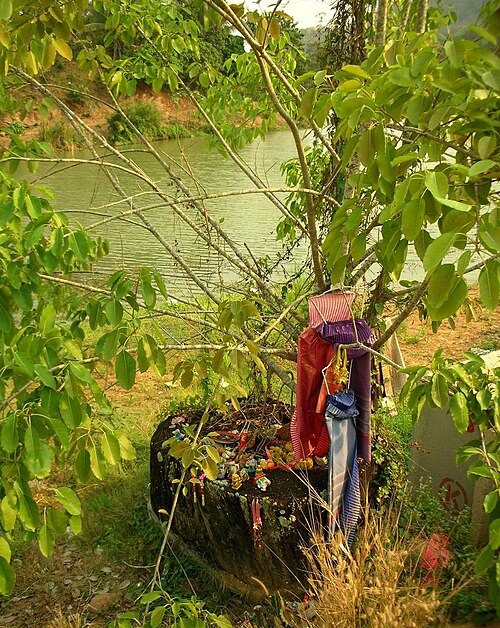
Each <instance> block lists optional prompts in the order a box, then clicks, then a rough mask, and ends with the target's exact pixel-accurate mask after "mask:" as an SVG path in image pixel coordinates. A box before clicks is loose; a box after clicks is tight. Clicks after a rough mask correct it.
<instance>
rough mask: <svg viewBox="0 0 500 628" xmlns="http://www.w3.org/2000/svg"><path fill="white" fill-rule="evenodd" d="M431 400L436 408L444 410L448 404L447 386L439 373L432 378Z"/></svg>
mask: <svg viewBox="0 0 500 628" xmlns="http://www.w3.org/2000/svg"><path fill="white" fill-rule="evenodd" d="M431 398H432V401H434V403H435V404H436V406H437V407H438V408H444V407H445V406H446V404H447V403H448V384H447V383H446V379H445V378H444V377H443V375H441V373H435V374H434V375H433V376H432V384H431Z"/></svg>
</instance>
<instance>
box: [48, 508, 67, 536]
mask: <svg viewBox="0 0 500 628" xmlns="http://www.w3.org/2000/svg"><path fill="white" fill-rule="evenodd" d="M45 516H46V518H47V525H48V526H49V528H50V529H51V530H52V531H53V532H54V535H55V536H64V534H65V533H66V528H67V527H68V517H67V516H66V513H65V512H64V511H63V510H61V509H60V508H48V509H47V510H46V511H45Z"/></svg>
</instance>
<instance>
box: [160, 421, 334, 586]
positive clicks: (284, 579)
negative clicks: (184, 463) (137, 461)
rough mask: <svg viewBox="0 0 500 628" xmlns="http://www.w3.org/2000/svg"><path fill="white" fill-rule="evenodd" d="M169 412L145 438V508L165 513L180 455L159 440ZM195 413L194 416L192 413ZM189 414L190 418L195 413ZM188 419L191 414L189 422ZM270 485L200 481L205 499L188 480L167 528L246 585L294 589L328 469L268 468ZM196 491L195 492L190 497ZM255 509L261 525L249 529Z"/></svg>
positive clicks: (303, 575) (168, 431)
mask: <svg viewBox="0 0 500 628" xmlns="http://www.w3.org/2000/svg"><path fill="white" fill-rule="evenodd" d="M173 418H174V417H168V418H167V419H166V420H165V421H163V422H162V423H160V425H159V426H158V428H157V430H156V432H155V433H154V435H153V437H152V439H151V457H150V465H151V507H152V509H153V512H154V513H155V515H157V516H159V517H162V518H163V519H165V518H167V516H166V515H164V514H163V513H160V512H159V511H160V509H162V510H165V511H166V512H170V509H171V507H172V503H173V496H174V493H175V489H176V486H177V485H176V484H172V480H174V479H176V478H179V477H180V475H181V470H182V467H181V464H180V462H179V461H177V460H175V459H173V458H172V457H170V456H168V455H167V452H166V450H164V449H163V448H162V445H163V442H164V441H165V440H167V439H168V438H170V437H171V436H172V427H171V421H172V419H173ZM191 418H193V417H191ZM193 420H194V418H193ZM191 422H193V421H191ZM267 477H268V478H269V479H270V480H271V485H270V486H269V487H268V490H267V492H266V493H263V492H261V491H260V490H258V489H257V488H255V487H254V486H253V484H252V482H251V481H250V480H248V481H246V482H244V484H243V485H242V487H241V488H240V489H239V491H235V490H233V489H232V488H231V486H230V485H229V484H228V483H227V482H223V481H217V480H216V481H214V482H209V481H205V495H204V503H202V498H201V494H200V490H199V488H198V489H197V492H196V493H194V492H192V490H191V486H189V491H188V494H187V496H183V497H181V499H180V500H179V501H178V503H177V508H176V511H175V515H174V519H173V527H172V529H173V531H174V532H175V534H176V535H178V536H179V537H180V538H181V539H182V541H183V542H184V543H185V544H186V545H187V546H188V547H189V548H190V549H191V550H194V551H195V552H197V553H198V554H201V555H203V557H204V558H205V559H206V560H208V561H209V562H211V563H212V564H215V565H218V566H219V567H222V569H224V570H225V571H226V572H228V573H229V574H232V575H233V576H235V577H236V578H237V579H238V580H240V581H241V582H243V583H246V584H248V585H251V586H254V587H255V585H256V584H257V585H259V584H261V586H263V587H264V588H265V590H267V591H268V593H272V592H273V591H276V590H278V589H279V590H280V591H285V592H286V591H290V592H297V591H299V590H301V589H302V588H303V585H304V584H305V583H306V579H307V561H306V559H305V556H304V554H303V552H302V549H301V548H302V547H303V546H304V545H308V544H309V541H310V536H311V533H312V531H313V530H314V529H317V528H318V526H321V525H323V524H322V521H321V520H322V516H323V515H324V511H322V512H321V511H320V508H319V505H318V503H317V499H315V498H313V497H312V496H313V495H319V494H320V493H321V492H322V491H324V490H325V489H326V485H327V472H326V469H317V470H312V471H309V472H308V477H299V475H298V473H296V472H294V473H291V472H289V471H284V470H280V469H277V470H273V471H268V472H267ZM195 495H196V499H195ZM256 504H258V506H259V508H260V518H261V520H262V527H261V529H260V530H255V527H254V526H255V517H254V515H253V511H254V510H255V505H256Z"/></svg>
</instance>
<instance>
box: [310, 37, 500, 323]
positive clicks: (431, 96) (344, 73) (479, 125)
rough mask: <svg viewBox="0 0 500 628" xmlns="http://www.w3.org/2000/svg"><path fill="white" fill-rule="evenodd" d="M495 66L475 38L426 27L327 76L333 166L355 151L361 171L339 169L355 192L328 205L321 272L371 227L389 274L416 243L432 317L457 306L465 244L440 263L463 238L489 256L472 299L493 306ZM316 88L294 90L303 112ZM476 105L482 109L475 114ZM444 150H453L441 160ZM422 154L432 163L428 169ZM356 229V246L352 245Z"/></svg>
mask: <svg viewBox="0 0 500 628" xmlns="http://www.w3.org/2000/svg"><path fill="white" fill-rule="evenodd" d="M497 65H498V63H497V59H496V58H495V57H494V56H493V55H492V54H491V53H490V51H489V50H487V49H485V48H482V47H481V46H480V45H479V44H478V43H475V42H471V41H465V40H450V41H448V42H446V43H445V45H444V47H443V48H441V49H440V46H438V45H437V43H436V40H435V38H434V37H433V36H432V35H431V34H429V33H426V34H424V35H422V36H416V35H410V36H408V40H407V41H404V40H394V41H392V42H388V43H387V44H386V46H385V47H384V48H382V47H379V48H376V49H374V50H373V51H372V52H371V53H370V55H369V56H368V58H367V60H366V61H364V62H363V63H362V64H361V65H360V66H345V67H344V68H343V69H342V70H340V71H339V72H337V73H336V75H335V78H336V79H337V80H338V81H339V87H338V89H337V90H336V91H335V92H334V93H333V95H332V99H331V100H332V102H331V104H332V107H333V109H334V111H335V114H336V116H337V117H338V118H339V123H338V125H337V129H336V133H335V136H334V137H335V138H336V139H338V140H343V141H344V142H346V147H345V150H344V154H343V157H342V158H343V163H344V164H345V165H347V164H348V163H349V162H350V160H351V159H352V158H353V156H356V155H357V158H358V159H359V162H360V164H361V165H362V166H363V168H362V170H361V172H360V173H353V174H351V175H350V177H349V185H351V186H353V188H354V190H355V198H354V199H353V200H349V201H347V202H345V203H344V204H343V205H342V206H341V207H340V208H339V209H338V210H337V211H336V212H335V215H334V219H333V221H332V223H331V225H330V230H329V234H328V236H327V237H326V238H325V241H324V243H323V251H324V253H325V255H327V256H328V262H327V263H328V267H329V268H330V272H331V275H332V281H334V282H335V281H337V280H338V277H339V276H340V273H341V272H342V271H343V270H347V273H348V275H349V270H350V269H353V268H355V267H356V260H357V259H359V258H360V257H361V258H362V257H363V256H364V253H365V251H366V250H368V247H369V245H370V241H371V240H372V239H373V234H372V231H371V230H372V229H373V225H374V224H377V225H379V226H380V231H379V234H380V235H379V238H378V242H377V243H375V244H374V246H373V251H374V252H375V255H376V257H377V261H378V263H379V264H380V265H381V266H382V267H383V269H384V270H385V272H386V274H387V277H388V278H391V279H392V280H393V281H397V280H398V279H399V278H400V277H401V272H402V269H403V267H404V265H405V261H406V256H407V252H408V246H409V245H410V244H412V243H413V245H414V246H415V250H416V253H417V255H418V257H419V258H420V260H421V263H422V266H423V270H424V272H425V273H426V277H427V280H428V281H429V282H430V283H429V291H428V295H427V299H426V305H427V315H428V316H429V317H430V318H431V319H432V320H435V321H438V322H439V321H442V320H444V319H446V318H448V317H450V316H453V315H454V314H455V313H456V311H457V310H458V309H459V307H460V306H461V305H462V304H463V303H464V300H465V297H466V294H467V288H466V284H465V280H464V271H465V270H466V269H467V266H468V261H469V259H470V258H469V257H468V256H469V253H468V252H465V253H462V256H461V257H460V258H459V261H455V262H453V263H446V260H447V259H448V258H447V255H448V253H450V252H453V251H455V252H456V254H455V259H456V258H457V257H458V255H459V254H460V251H463V250H464V248H465V247H466V246H467V245H468V246H469V247H470V246H481V247H483V249H484V251H485V255H486V256H487V257H488V256H491V257H490V260H489V262H488V270H485V271H483V274H482V283H483V284H484V286H483V288H482V290H481V298H482V300H483V303H484V304H485V305H486V306H487V307H489V308H491V307H496V305H497V303H498V289H497V286H498V274H499V264H498V260H496V258H495V256H496V255H497V254H498V251H499V246H500V244H499V243H498V242H496V240H495V238H496V236H493V232H494V231H495V229H496V227H495V225H496V224H497V220H498V216H497V208H496V206H492V205H491V204H490V203H491V191H492V188H491V182H492V179H494V178H495V177H496V174H495V172H496V171H497V161H495V155H496V154H497V149H496V146H497V136H496V133H497V132H496V125H495V122H494V120H495V119H496V116H497V111H498V109H497V105H496V103H497V98H498V92H497V89H498V86H497V85H495V84H494V80H493V78H492V77H493V76H494V75H495V72H497ZM490 75H491V76H490ZM452 83H453V87H452ZM321 93H322V92H321V91H318V93H317V96H316V95H314V97H313V99H312V102H309V100H310V92H306V93H305V95H304V97H303V101H302V103H303V107H305V106H306V104H307V110H308V111H311V112H313V115H314V111H315V106H316V105H315V102H318V99H319V94H321ZM471 95H472V96H471ZM304 99H308V100H307V103H306V101H305V100H304ZM431 102H432V103H433V105H432V107H430V103H431ZM478 107H480V108H481V111H484V112H489V114H488V118H485V119H481V121H479V119H478V118H477V114H476V112H477V110H478ZM315 115H316V117H317V116H318V115H319V114H315ZM399 134H403V136H404V138H405V141H404V142H403V143H401V142H399V140H398V139H397V138H399ZM450 148H451V149H453V151H454V152H453V153H452V152H450ZM445 154H447V155H453V157H452V158H450V157H449V156H447V158H446V159H444V155H445ZM429 162H434V163H437V165H435V166H434V167H433V169H430V167H429ZM431 225H433V226H431ZM436 227H437V229H436ZM476 229H477V231H476ZM487 232H488V235H486V233H487ZM360 234H365V242H366V245H365V247H364V249H361V250H360V251H358V250H357V248H355V245H356V244H357V239H359V237H360ZM342 238H344V239H346V241H347V243H349V245H350V251H349V253H348V255H347V257H345V258H342V248H341V247H338V246H337V242H338V241H339V240H341V239H342Z"/></svg>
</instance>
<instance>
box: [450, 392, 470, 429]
mask: <svg viewBox="0 0 500 628" xmlns="http://www.w3.org/2000/svg"><path fill="white" fill-rule="evenodd" d="M449 409H450V414H451V416H452V418H453V423H454V424H455V427H456V428H457V430H458V431H459V432H460V433H461V434H463V433H464V432H465V430H466V429H467V426H468V425H469V411H468V408H467V398H466V397H465V395H464V394H463V393H461V392H457V393H455V394H454V395H453V397H452V398H451V399H450V405H449Z"/></svg>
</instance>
